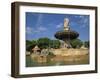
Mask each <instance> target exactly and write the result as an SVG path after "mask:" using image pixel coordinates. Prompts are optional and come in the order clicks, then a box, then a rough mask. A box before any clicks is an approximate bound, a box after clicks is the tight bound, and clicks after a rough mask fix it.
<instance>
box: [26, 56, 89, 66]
mask: <svg viewBox="0 0 100 80" xmlns="http://www.w3.org/2000/svg"><path fill="white" fill-rule="evenodd" d="M56 59H57V57H55V60H53V61H52V60H51V59H49V58H48V59H47V62H41V63H40V62H38V61H37V60H35V59H32V57H31V56H30V55H27V56H26V67H39V66H58V65H59V66H60V65H82V64H89V56H88V55H85V56H78V57H77V58H73V57H66V59H71V60H65V61H64V60H61V59H60V58H58V60H56ZM78 59H80V60H78Z"/></svg>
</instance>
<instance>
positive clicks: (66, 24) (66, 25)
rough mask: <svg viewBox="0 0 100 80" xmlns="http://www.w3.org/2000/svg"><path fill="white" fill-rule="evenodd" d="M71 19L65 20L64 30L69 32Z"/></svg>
mask: <svg viewBox="0 0 100 80" xmlns="http://www.w3.org/2000/svg"><path fill="white" fill-rule="evenodd" d="M68 25H69V19H68V18H65V19H64V30H69V26H68Z"/></svg>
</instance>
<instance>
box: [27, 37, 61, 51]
mask: <svg viewBox="0 0 100 80" xmlns="http://www.w3.org/2000/svg"><path fill="white" fill-rule="evenodd" d="M36 45H38V46H39V48H41V49H47V48H55V49H57V48H59V47H60V41H59V40H50V39H49V38H46V37H45V38H39V39H38V40H32V41H29V40H26V50H27V51H31V50H32V48H33V47H35V46H36Z"/></svg>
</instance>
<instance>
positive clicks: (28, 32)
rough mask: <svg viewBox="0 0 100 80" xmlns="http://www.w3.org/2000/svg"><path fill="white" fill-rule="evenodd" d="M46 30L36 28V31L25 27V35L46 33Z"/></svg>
mask: <svg viewBox="0 0 100 80" xmlns="http://www.w3.org/2000/svg"><path fill="white" fill-rule="evenodd" d="M46 30H47V29H46V28H45V27H42V26H41V27H37V28H36V29H35V28H33V27H26V33H27V34H33V33H40V32H43V31H46Z"/></svg>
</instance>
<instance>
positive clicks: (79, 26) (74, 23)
mask: <svg viewBox="0 0 100 80" xmlns="http://www.w3.org/2000/svg"><path fill="white" fill-rule="evenodd" d="M64 18H68V19H69V26H70V29H72V30H75V31H77V32H78V33H79V37H78V38H79V39H81V40H82V41H87V40H89V15H75V14H50V13H33V12H26V39H27V40H33V39H38V38H41V37H48V38H50V39H55V37H54V34H55V33H56V32H57V31H59V30H63V23H64Z"/></svg>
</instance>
